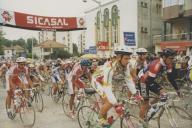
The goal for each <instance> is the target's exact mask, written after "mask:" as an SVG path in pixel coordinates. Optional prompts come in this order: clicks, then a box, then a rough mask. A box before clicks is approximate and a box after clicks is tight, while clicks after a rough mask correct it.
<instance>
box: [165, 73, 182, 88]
mask: <svg viewBox="0 0 192 128" xmlns="http://www.w3.org/2000/svg"><path fill="white" fill-rule="evenodd" d="M167 78H168V80H169V82H170V83H171V85H172V86H173V87H174V89H175V90H176V91H178V90H179V88H178V86H177V83H176V82H175V77H174V74H173V72H168V73H167Z"/></svg>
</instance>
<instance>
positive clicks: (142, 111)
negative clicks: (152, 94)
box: [139, 99, 149, 119]
mask: <svg viewBox="0 0 192 128" xmlns="http://www.w3.org/2000/svg"><path fill="white" fill-rule="evenodd" d="M148 109H149V100H148V99H145V100H144V101H143V102H142V103H141V106H140V112H139V117H140V118H141V119H145V115H146V113H147V111H148Z"/></svg>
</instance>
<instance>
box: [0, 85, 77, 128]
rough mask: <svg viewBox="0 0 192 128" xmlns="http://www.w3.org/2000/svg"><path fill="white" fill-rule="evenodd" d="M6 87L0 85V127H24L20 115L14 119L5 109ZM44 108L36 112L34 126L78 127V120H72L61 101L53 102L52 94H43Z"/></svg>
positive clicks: (43, 127) (35, 127)
mask: <svg viewBox="0 0 192 128" xmlns="http://www.w3.org/2000/svg"><path fill="white" fill-rule="evenodd" d="M5 96H6V93H5V89H2V87H0V113H1V114H0V128H22V124H21V121H20V118H19V115H17V116H16V118H15V119H14V120H10V119H9V118H8V117H7V114H6V110H5V102H4V101H5ZM43 98H44V105H45V106H44V110H43V112H42V113H39V112H36V121H35V125H34V127H33V128H78V127H79V126H78V123H77V121H76V120H71V119H69V118H68V117H66V116H65V115H64V112H63V109H62V105H61V102H60V103H59V104H55V103H53V101H52V99H51V97H50V96H46V95H43Z"/></svg>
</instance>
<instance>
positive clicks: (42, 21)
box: [0, 9, 85, 31]
mask: <svg viewBox="0 0 192 128" xmlns="http://www.w3.org/2000/svg"><path fill="white" fill-rule="evenodd" d="M0 23H1V24H3V25H5V26H13V27H14V26H15V27H19V28H24V29H38V30H39V29H40V30H42V29H46V30H49V29H50V30H61V31H62V30H75V29H85V20H84V18H82V17H47V16H38V15H32V14H25V13H19V12H13V11H7V10H3V9H0Z"/></svg>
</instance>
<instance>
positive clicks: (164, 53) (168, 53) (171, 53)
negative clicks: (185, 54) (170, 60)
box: [161, 48, 176, 57]
mask: <svg viewBox="0 0 192 128" xmlns="http://www.w3.org/2000/svg"><path fill="white" fill-rule="evenodd" d="M161 55H162V56H165V57H168V56H175V55H176V52H175V51H174V50H172V49H170V48H166V49H163V51H162V53H161Z"/></svg>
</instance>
